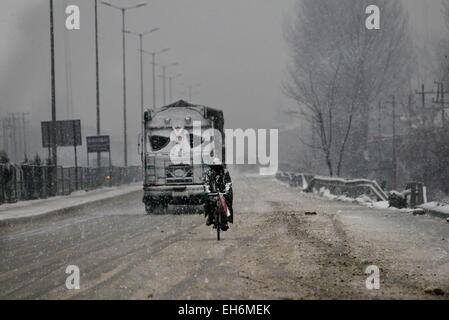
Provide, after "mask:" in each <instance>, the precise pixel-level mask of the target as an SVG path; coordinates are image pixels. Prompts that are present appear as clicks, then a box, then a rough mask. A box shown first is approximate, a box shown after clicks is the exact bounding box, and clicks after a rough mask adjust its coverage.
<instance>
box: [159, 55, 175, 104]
mask: <svg viewBox="0 0 449 320" xmlns="http://www.w3.org/2000/svg"><path fill="white" fill-rule="evenodd" d="M178 65H179V63H178V62H174V63H171V64H167V65H163V66H162V81H163V85H162V87H163V96H164V106H165V105H166V104H167V94H166V89H165V85H166V79H167V77H166V73H167V69H169V68H172V67H176V66H178Z"/></svg>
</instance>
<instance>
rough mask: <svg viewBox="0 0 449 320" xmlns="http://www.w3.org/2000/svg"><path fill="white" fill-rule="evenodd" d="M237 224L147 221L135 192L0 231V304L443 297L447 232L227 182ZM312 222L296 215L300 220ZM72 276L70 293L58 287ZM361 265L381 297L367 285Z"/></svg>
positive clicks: (437, 223) (263, 183) (287, 191)
mask: <svg viewBox="0 0 449 320" xmlns="http://www.w3.org/2000/svg"><path fill="white" fill-rule="evenodd" d="M234 185H235V187H234V188H235V198H236V199H235V212H236V218H235V225H233V226H231V229H230V231H228V232H226V233H225V234H223V241H220V242H217V241H216V240H215V233H214V231H213V230H212V228H210V227H206V226H205V224H204V218H203V217H202V216H201V215H198V214H193V215H160V216H157V215H153V216H147V215H145V213H144V208H143V206H142V204H141V201H140V200H141V192H136V193H133V194H130V195H127V196H124V197H120V198H117V199H116V200H114V201H110V202H109V203H106V204H104V203H103V204H96V205H92V206H90V207H89V208H88V209H83V210H82V211H74V212H71V213H69V214H67V215H64V216H57V217H49V218H45V219H42V220H39V221H37V222H34V223H32V224H31V223H30V224H17V225H13V226H8V227H1V228H0V257H1V261H0V298H1V299H408V298H416V299H435V298H436V299H447V298H448V297H449V296H448V295H447V293H446V294H444V295H441V296H440V295H435V293H438V290H436V291H435V290H434V289H441V290H442V291H444V292H449V256H448V250H449V224H448V223H446V222H444V221H443V220H440V219H438V218H433V217H427V216H413V215H411V214H409V213H405V212H397V211H389V210H373V209H368V208H365V207H361V206H358V205H356V204H351V203H342V202H333V201H328V200H323V199H320V198H318V197H317V196H314V195H310V194H302V193H299V192H298V190H297V189H292V188H289V187H288V186H284V185H282V184H280V183H279V182H277V181H276V180H274V179H273V178H261V177H254V176H252V177H250V176H245V175H243V174H234ZM309 211H310V212H316V215H306V214H305V213H306V212H309ZM68 265H76V266H78V267H79V268H80V271H81V278H80V285H81V288H80V289H79V290H68V289H67V288H66V286H65V281H66V277H67V276H68V275H67V274H65V270H66V267H67V266H68ZM369 265H375V266H378V267H379V269H380V275H379V276H380V289H379V290H368V289H367V288H366V285H365V281H366V278H367V277H368V275H366V274H365V269H366V267H367V266H369Z"/></svg>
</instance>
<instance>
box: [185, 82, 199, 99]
mask: <svg viewBox="0 0 449 320" xmlns="http://www.w3.org/2000/svg"><path fill="white" fill-rule="evenodd" d="M181 85H182V86H184V87H186V88H187V89H188V90H189V102H192V96H193V89H195V88H198V87H200V86H201V84H199V83H198V84H195V85H190V84H185V83H181Z"/></svg>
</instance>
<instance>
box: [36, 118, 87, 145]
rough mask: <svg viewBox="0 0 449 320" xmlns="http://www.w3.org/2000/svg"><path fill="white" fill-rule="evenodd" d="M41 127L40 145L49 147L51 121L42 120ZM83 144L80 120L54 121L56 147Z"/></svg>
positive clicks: (50, 141)
mask: <svg viewBox="0 0 449 320" xmlns="http://www.w3.org/2000/svg"><path fill="white" fill-rule="evenodd" d="M41 128H42V146H43V147H44V148H50V147H51V146H52V143H53V141H52V130H53V122H52V121H44V122H42V123H41ZM82 144H83V142H82V138H81V120H64V121H56V145H57V146H58V147H74V146H81V145H82Z"/></svg>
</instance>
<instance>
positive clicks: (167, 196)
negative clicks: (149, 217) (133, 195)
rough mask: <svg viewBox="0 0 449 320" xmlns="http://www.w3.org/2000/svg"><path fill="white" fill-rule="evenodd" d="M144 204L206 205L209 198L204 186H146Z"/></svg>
mask: <svg viewBox="0 0 449 320" xmlns="http://www.w3.org/2000/svg"><path fill="white" fill-rule="evenodd" d="M143 190H144V196H143V202H144V203H154V202H156V203H161V202H162V203H189V204H204V203H205V200H206V198H207V195H206V192H205V191H204V186H203V185H202V184H201V185H186V186H183V185H177V186H175V185H174V186H147V185H146V186H144V188H143Z"/></svg>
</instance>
